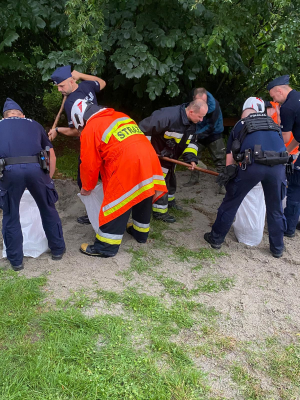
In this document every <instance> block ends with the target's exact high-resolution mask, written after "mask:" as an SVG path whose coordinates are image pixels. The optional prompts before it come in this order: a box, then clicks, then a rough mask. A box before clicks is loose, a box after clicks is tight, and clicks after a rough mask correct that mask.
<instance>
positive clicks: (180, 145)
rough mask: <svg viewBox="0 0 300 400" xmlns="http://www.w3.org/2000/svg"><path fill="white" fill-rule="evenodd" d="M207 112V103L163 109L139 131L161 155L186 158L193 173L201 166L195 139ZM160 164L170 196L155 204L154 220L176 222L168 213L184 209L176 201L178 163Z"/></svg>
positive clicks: (148, 119)
mask: <svg viewBox="0 0 300 400" xmlns="http://www.w3.org/2000/svg"><path fill="white" fill-rule="evenodd" d="M207 110H208V107H207V104H206V102H205V101H203V100H194V101H192V102H191V103H189V104H188V103H187V104H181V105H179V106H173V107H166V108H161V109H160V110H157V111H154V113H152V115H151V116H150V117H148V118H145V119H143V120H142V121H141V122H140V123H139V128H140V129H141V131H142V132H144V133H145V135H146V136H147V137H148V139H149V140H151V143H152V145H153V147H154V149H155V151H156V153H157V154H159V155H161V156H164V157H169V158H174V159H176V160H178V158H179V157H180V156H181V155H182V156H183V160H184V161H185V162H187V163H190V164H191V170H192V169H194V167H195V166H196V164H197V163H198V158H197V153H198V146H197V144H196V143H195V138H194V134H195V131H196V124H197V123H198V122H200V121H202V120H203V118H204V116H205V115H206V113H207ZM160 163H161V166H162V170H163V174H164V177H165V181H166V185H167V189H168V194H166V195H164V196H163V197H161V198H160V199H159V200H158V201H156V202H155V203H154V204H153V206H152V211H153V218H155V219H159V220H161V221H163V222H168V223H173V222H175V221H176V219H175V218H174V217H173V216H172V215H170V214H169V213H168V208H169V207H170V208H176V209H181V207H179V206H178V205H177V204H176V202H175V192H176V176H175V164H174V163H171V162H168V161H165V160H160Z"/></svg>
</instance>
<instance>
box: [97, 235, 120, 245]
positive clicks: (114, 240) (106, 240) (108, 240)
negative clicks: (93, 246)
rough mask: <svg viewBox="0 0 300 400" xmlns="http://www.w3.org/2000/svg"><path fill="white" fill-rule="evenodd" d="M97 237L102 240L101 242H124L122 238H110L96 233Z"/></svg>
mask: <svg viewBox="0 0 300 400" xmlns="http://www.w3.org/2000/svg"><path fill="white" fill-rule="evenodd" d="M96 238H97V239H98V240H100V242H104V243H108V244H121V242H122V239H120V240H116V239H108V238H105V237H103V236H100V235H98V233H97V234H96Z"/></svg>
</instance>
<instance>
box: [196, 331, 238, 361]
mask: <svg viewBox="0 0 300 400" xmlns="http://www.w3.org/2000/svg"><path fill="white" fill-rule="evenodd" d="M210 329H211V327H204V329H203V334H204V335H205V336H206V335H209V338H208V339H207V340H205V341H204V343H202V344H201V345H199V346H195V347H194V348H193V349H192V352H193V353H194V354H195V356H196V357H200V356H206V357H209V358H222V357H224V356H225V355H226V354H227V353H229V352H232V351H233V350H235V348H236V340H235V339H234V338H232V337H228V336H222V335H217V334H216V332H215V331H214V330H213V331H212V332H210Z"/></svg>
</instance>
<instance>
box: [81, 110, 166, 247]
mask: <svg viewBox="0 0 300 400" xmlns="http://www.w3.org/2000/svg"><path fill="white" fill-rule="evenodd" d="M80 142H81V146H80V158H81V165H80V175H81V180H82V187H83V188H84V189H85V190H92V189H93V188H94V187H95V186H96V184H97V182H98V176H99V172H100V174H101V178H102V181H103V191H104V199H103V203H102V206H101V210H100V214H99V226H101V225H103V224H105V223H107V222H109V221H111V220H113V219H115V218H117V217H118V216H119V215H121V214H123V213H124V212H126V211H127V210H129V209H130V208H131V207H132V206H134V205H135V204H137V203H139V202H141V201H142V200H144V199H145V198H148V197H151V196H154V197H153V201H154V200H157V199H158V198H160V197H161V196H162V195H164V194H165V193H167V188H166V184H165V180H164V177H163V172H162V169H161V166H160V163H159V160H158V157H157V155H156V154H155V151H154V149H153V147H152V146H151V144H150V143H149V141H148V140H147V138H146V137H145V136H144V134H143V132H141V130H140V129H139V127H138V126H137V124H136V123H135V122H134V121H133V120H132V119H131V118H130V117H128V116H127V115H125V114H123V113H121V112H118V111H115V110H113V109H112V108H107V109H102V110H100V111H99V112H97V113H96V114H94V115H93V116H92V117H91V118H90V119H89V120H88V121H87V124H86V126H85V128H84V129H83V131H82V133H81V136H80ZM109 239H110V238H109ZM112 240H115V239H112Z"/></svg>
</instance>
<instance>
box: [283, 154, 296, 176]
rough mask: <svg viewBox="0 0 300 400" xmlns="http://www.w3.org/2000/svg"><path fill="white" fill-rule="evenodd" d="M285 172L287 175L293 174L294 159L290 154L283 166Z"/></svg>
mask: <svg viewBox="0 0 300 400" xmlns="http://www.w3.org/2000/svg"><path fill="white" fill-rule="evenodd" d="M285 172H286V174H287V175H290V174H293V173H294V157H293V155H292V154H291V155H290V157H289V160H288V162H287V163H286V164H285Z"/></svg>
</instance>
